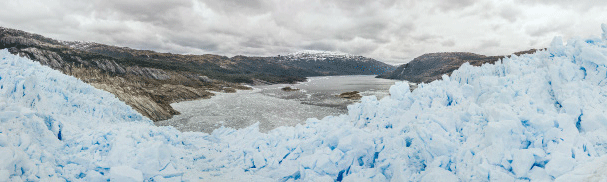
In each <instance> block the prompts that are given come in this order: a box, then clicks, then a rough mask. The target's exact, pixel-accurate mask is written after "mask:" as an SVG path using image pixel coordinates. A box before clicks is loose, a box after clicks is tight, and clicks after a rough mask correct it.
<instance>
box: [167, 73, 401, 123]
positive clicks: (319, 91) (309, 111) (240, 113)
mask: <svg viewBox="0 0 607 182" xmlns="http://www.w3.org/2000/svg"><path fill="white" fill-rule="evenodd" d="M394 82H395V81H394V80H388V79H379V78H375V77H374V76H369V75H364V76H326V77H311V78H309V79H308V81H306V82H302V83H297V84H277V85H265V86H254V89H253V90H241V91H238V92H237V93H216V94H217V95H216V96H214V97H212V98H211V99H201V100H194V101H185V102H180V103H175V104H172V105H171V106H173V108H175V109H176V110H177V111H179V112H180V113H181V114H180V115H177V116H174V117H173V118H172V119H169V120H165V121H160V122H156V125H159V126H174V127H176V128H177V129H179V130H180V131H202V132H205V133H210V132H212V131H213V130H215V129H217V128H219V127H221V126H224V127H229V128H235V129H240V128H244V127H247V126H250V125H252V124H255V123H257V122H259V123H260V124H259V127H260V131H262V132H266V131H269V130H271V129H274V128H276V127H279V126H294V125H296V124H303V123H304V121H305V120H306V119H307V118H318V119H322V118H324V117H325V116H330V115H339V114H345V113H346V112H347V109H346V106H347V105H348V104H352V103H354V102H355V101H352V100H348V99H343V98H339V97H336V96H335V95H338V94H340V93H343V92H348V91H359V92H361V95H363V96H369V95H375V96H377V97H378V98H383V97H385V96H387V95H388V89H389V88H390V86H391V85H393V84H394ZM286 86H290V87H292V88H297V89H300V90H299V91H291V92H286V91H283V90H282V89H281V88H284V87H286Z"/></svg>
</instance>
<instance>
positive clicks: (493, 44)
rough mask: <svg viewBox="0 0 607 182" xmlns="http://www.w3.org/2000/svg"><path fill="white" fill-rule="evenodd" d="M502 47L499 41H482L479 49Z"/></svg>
mask: <svg viewBox="0 0 607 182" xmlns="http://www.w3.org/2000/svg"><path fill="white" fill-rule="evenodd" d="M499 46H500V42H499V41H497V40H483V41H481V43H480V45H479V46H478V47H479V48H484V49H487V48H493V47H499Z"/></svg>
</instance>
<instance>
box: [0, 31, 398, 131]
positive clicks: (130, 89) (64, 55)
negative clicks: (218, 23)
mask: <svg viewBox="0 0 607 182" xmlns="http://www.w3.org/2000/svg"><path fill="white" fill-rule="evenodd" d="M5 48H6V49H9V51H10V52H11V53H13V54H17V55H20V56H23V57H27V58H29V59H32V60H35V61H39V62H40V63H41V64H43V65H47V66H49V67H51V68H53V69H56V70H60V71H62V72H63V73H65V74H68V75H72V76H74V77H77V78H79V79H81V80H83V81H85V82H86V83H89V84H91V85H93V86H95V87H97V88H100V89H103V90H106V91H108V92H110V93H112V94H114V95H116V96H117V97H118V98H119V99H120V100H122V101H124V102H125V103H127V104H128V105H130V106H131V107H133V108H134V109H135V110H137V111H138V112H140V113H141V114H143V115H144V116H147V117H148V118H150V119H152V120H154V121H159V120H166V119H169V118H171V117H172V116H173V115H176V114H179V113H178V112H177V111H175V110H174V109H173V108H172V107H171V106H170V104H171V103H173V102H178V101H184V100H192V99H199V98H209V97H211V96H213V94H212V93H211V92H209V91H221V92H234V91H236V90H237V89H248V87H245V86H242V85H241V83H249V84H254V83H265V84H272V83H292V82H297V81H304V80H305V77H308V76H324V75H349V74H376V72H369V69H364V68H370V67H383V66H384V63H381V62H379V61H375V60H373V61H375V62H369V61H367V62H356V61H353V60H352V59H349V58H348V59H347V58H342V59H339V60H336V59H337V58H335V59H333V61H332V62H329V63H326V62H318V64H317V65H315V64H314V63H309V64H297V63H294V62H297V60H290V61H284V60H283V57H281V56H274V57H246V56H235V57H232V58H229V57H226V56H219V55H210V54H207V55H180V54H171V53H157V52H154V51H148V50H135V49H131V48H127V47H117V46H110V45H104V44H98V43H92V42H73V41H58V40H53V39H50V38H46V37H44V36H41V35H37V34H31V33H27V32H24V31H20V30H15V29H9V28H2V27H0V49H5ZM319 59H321V58H319ZM358 59H362V58H358ZM339 61H341V62H339ZM344 61H345V62H349V61H352V63H353V64H344V63H343V62H344ZM321 63H322V64H321ZM369 63H371V64H369ZM327 65H330V66H327ZM376 65H377V66H376ZM325 67H330V69H329V70H331V71H328V70H327V69H323V68H325ZM360 68H363V69H360ZM387 69H394V67H391V68H387ZM352 70H358V71H352Z"/></svg>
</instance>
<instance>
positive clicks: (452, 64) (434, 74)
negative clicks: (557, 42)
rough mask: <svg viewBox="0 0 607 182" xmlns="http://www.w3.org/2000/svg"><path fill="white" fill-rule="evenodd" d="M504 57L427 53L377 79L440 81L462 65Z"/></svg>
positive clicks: (457, 53)
mask: <svg viewBox="0 0 607 182" xmlns="http://www.w3.org/2000/svg"><path fill="white" fill-rule="evenodd" d="M536 51H538V50H537V49H531V50H528V51H521V52H516V53H514V54H515V55H517V56H518V55H521V54H532V53H535V52H536ZM504 57H506V56H484V55H480V54H474V53H468V52H444V53H428V54H424V55H421V56H419V57H417V58H415V59H413V60H412V61H411V62H409V63H407V64H403V65H400V66H398V67H397V68H396V69H395V70H394V71H392V72H390V73H387V74H383V75H379V76H378V78H387V79H397V80H407V81H409V82H413V83H422V82H424V83H429V82H432V81H434V80H438V79H441V77H442V75H444V74H447V75H451V73H452V72H453V71H455V70H457V69H458V68H459V67H460V66H461V65H462V64H464V63H466V62H468V63H470V64H471V65H473V66H481V65H483V64H486V63H489V64H494V63H495V62H496V61H498V60H500V59H502V58H504Z"/></svg>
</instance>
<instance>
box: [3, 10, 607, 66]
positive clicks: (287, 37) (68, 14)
mask: <svg viewBox="0 0 607 182" xmlns="http://www.w3.org/2000/svg"><path fill="white" fill-rule="evenodd" d="M1 4H2V7H0V26H3V27H8V28H15V29H21V30H25V31H29V32H33V33H38V34H42V35H44V36H47V37H51V38H55V39H59V40H80V41H93V42H99V43H104V44H112V45H118V46H126V47H131V48H137V49H148V50H155V51H159V52H171V53H184V54H220V55H226V56H234V55H250V56H272V55H278V54H287V53H291V52H296V51H301V50H325V51H336V52H343V53H350V54H355V55H363V56H367V57H371V58H375V59H377V60H380V61H384V62H388V63H391V64H401V63H405V62H408V61H410V60H411V59H413V58H415V57H417V56H420V55H422V54H424V53H429V52H449V51H466V52H474V53H479V54H485V55H502V54H509V53H512V52H515V51H521V50H527V49H530V48H543V47H546V46H547V45H548V44H549V43H550V41H551V40H552V38H553V37H554V36H562V37H563V38H564V39H565V40H566V39H568V38H571V37H574V36H579V37H588V36H598V35H600V33H601V32H600V24H601V23H607V1H594V0H588V1H586V0H575V1H574V0H536V1H533V0H512V1H509V0H479V1H475V0H459V1H455V0H420V1H413V0H402V1H396V0H374V1H362V0H306V1H303V0H290V1H286V0H285V1H281V0H173V1H160V0H130V1H127V0H90V1H80V0H38V1H36V0H3V1H2V3H1Z"/></svg>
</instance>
